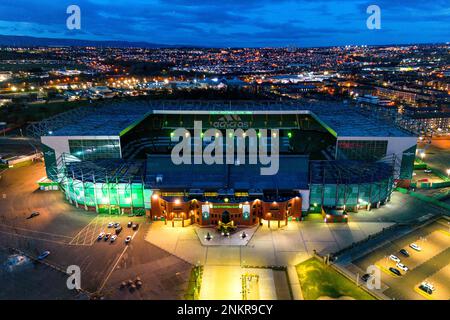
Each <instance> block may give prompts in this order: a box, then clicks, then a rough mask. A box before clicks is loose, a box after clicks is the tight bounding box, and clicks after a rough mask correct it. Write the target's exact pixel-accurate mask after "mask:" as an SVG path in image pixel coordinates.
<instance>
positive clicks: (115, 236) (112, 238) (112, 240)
mask: <svg viewBox="0 0 450 320" xmlns="http://www.w3.org/2000/svg"><path fill="white" fill-rule="evenodd" d="M116 239H117V235H116V234H115V235H113V236H112V237H111V242H114V241H116Z"/></svg>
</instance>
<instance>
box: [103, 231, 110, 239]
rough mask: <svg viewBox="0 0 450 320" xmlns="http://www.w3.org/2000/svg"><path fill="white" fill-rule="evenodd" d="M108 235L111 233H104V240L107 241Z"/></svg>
mask: <svg viewBox="0 0 450 320" xmlns="http://www.w3.org/2000/svg"><path fill="white" fill-rule="evenodd" d="M109 237H111V233H109V232H108V233H107V234H105V238H104V239H105V241H108V239H109Z"/></svg>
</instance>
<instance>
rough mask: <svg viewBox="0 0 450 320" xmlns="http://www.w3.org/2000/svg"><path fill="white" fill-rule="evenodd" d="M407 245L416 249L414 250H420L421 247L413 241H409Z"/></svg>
mask: <svg viewBox="0 0 450 320" xmlns="http://www.w3.org/2000/svg"><path fill="white" fill-rule="evenodd" d="M409 247H410V248H412V249H414V250H416V251H422V248H421V247H420V246H418V245H417V244H415V243H411V244H410V245H409Z"/></svg>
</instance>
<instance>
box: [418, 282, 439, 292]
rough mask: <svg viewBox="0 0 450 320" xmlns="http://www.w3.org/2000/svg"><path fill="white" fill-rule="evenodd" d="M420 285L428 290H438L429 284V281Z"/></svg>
mask: <svg viewBox="0 0 450 320" xmlns="http://www.w3.org/2000/svg"><path fill="white" fill-rule="evenodd" d="M420 285H421V286H424V287H427V288H430V290H431V291H434V290H436V289H435V287H434V286H433V285H432V284H431V283H429V282H428V281H423V282H422V283H421V284H420Z"/></svg>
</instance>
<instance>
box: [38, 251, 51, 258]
mask: <svg viewBox="0 0 450 320" xmlns="http://www.w3.org/2000/svg"><path fill="white" fill-rule="evenodd" d="M49 255H50V251H44V252H42V253H41V254H40V255H39V256H38V257H37V258H38V260H44V259H45V258H47V257H48V256H49Z"/></svg>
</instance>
